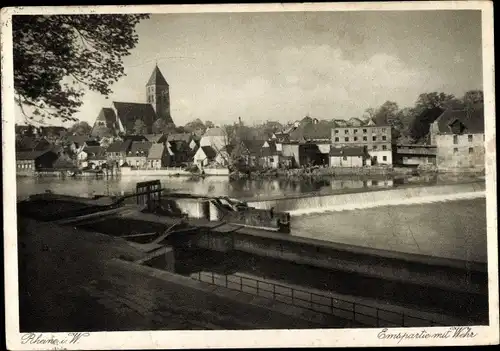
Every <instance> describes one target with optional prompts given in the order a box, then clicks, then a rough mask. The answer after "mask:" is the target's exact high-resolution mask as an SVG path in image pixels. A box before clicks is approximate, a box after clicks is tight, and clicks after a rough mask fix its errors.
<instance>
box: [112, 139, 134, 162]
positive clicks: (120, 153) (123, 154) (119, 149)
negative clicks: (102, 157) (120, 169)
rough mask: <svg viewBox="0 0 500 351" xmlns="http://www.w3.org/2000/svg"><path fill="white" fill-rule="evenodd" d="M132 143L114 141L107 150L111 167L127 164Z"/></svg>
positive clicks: (128, 141)
mask: <svg viewBox="0 0 500 351" xmlns="http://www.w3.org/2000/svg"><path fill="white" fill-rule="evenodd" d="M131 144H132V142H131V141H130V140H127V141H121V140H118V141H114V142H112V143H111V144H110V145H109V146H108V148H107V149H106V159H107V163H108V165H110V166H122V165H123V164H124V163H125V162H126V158H127V153H128V151H129V149H130V145H131Z"/></svg>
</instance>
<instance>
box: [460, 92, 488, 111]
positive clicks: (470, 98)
mask: <svg viewBox="0 0 500 351" xmlns="http://www.w3.org/2000/svg"><path fill="white" fill-rule="evenodd" d="M462 101H463V103H464V105H465V108H471V107H473V106H475V105H478V104H479V105H482V104H484V94H483V91H482V90H470V91H468V92H466V93H465V94H464V97H463V98H462Z"/></svg>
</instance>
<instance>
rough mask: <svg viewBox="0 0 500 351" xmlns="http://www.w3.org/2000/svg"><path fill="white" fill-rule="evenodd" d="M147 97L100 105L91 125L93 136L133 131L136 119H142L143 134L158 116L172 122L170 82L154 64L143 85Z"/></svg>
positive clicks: (149, 129) (106, 135)
mask: <svg viewBox="0 0 500 351" xmlns="http://www.w3.org/2000/svg"><path fill="white" fill-rule="evenodd" d="M146 99H147V102H146V103H136V102H118V101H113V104H112V106H111V107H104V108H102V109H101V111H100V113H99V115H98V116H97V119H96V121H95V123H94V126H93V128H92V133H91V134H92V136H99V137H109V136H116V135H119V134H124V135H126V134H135V132H134V127H135V125H136V121H137V120H142V121H143V122H144V125H145V129H146V130H145V133H144V134H150V133H152V126H153V123H154V122H155V121H156V120H157V119H159V118H161V119H164V120H165V121H166V122H167V123H173V120H172V116H171V115H170V92H169V85H168V83H167V81H166V79H165V77H163V74H162V73H161V72H160V69H159V68H158V66H155V68H154V70H153V73H152V74H151V77H150V78H149V80H148V82H147V84H146Z"/></svg>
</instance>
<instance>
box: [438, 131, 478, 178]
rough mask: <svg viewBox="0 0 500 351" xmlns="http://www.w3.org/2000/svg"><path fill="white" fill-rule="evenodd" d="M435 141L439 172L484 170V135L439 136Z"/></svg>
mask: <svg viewBox="0 0 500 351" xmlns="http://www.w3.org/2000/svg"><path fill="white" fill-rule="evenodd" d="M435 140H436V145H437V157H436V165H437V167H438V169H439V170H450V169H477V170H484V168H485V158H484V134H463V135H453V134H438V135H436V136H435ZM455 141H456V143H455Z"/></svg>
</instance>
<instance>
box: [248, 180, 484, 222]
mask: <svg viewBox="0 0 500 351" xmlns="http://www.w3.org/2000/svg"><path fill="white" fill-rule="evenodd" d="M484 190H485V183H484V182H474V183H465V184H454V185H436V186H425V187H406V188H396V189H390V190H371V191H364V192H355V193H345V194H335V195H314V196H310V195H304V196H295V197H286V198H277V199H269V200H257V201H249V202H248V205H249V206H252V207H255V208H259V209H271V208H274V210H275V211H278V212H290V214H292V215H301V214H308V213H314V212H321V211H335V210H348V209H356V208H363V207H377V206H385V205H404V204H411V203H418V202H419V201H421V200H422V201H423V200H428V201H433V200H435V201H440V200H447V199H450V200H452V199H455V198H473V197H481V196H484ZM418 199H421V200H418Z"/></svg>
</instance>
